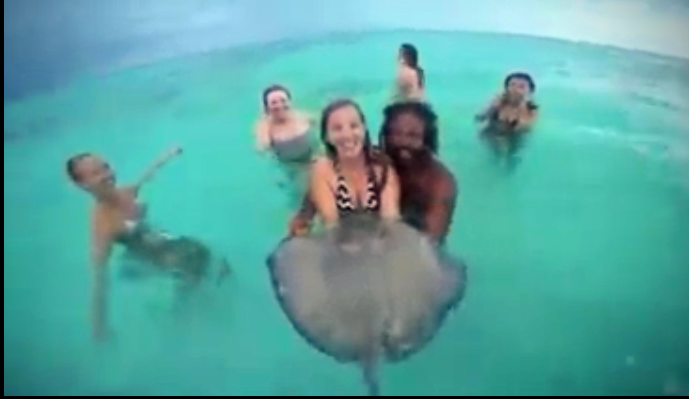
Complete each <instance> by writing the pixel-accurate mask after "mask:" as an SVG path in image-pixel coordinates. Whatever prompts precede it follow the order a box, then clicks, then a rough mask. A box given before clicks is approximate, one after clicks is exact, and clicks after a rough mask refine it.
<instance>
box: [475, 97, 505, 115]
mask: <svg viewBox="0 0 689 399" xmlns="http://www.w3.org/2000/svg"><path fill="white" fill-rule="evenodd" d="M502 100H503V95H502V94H499V95H497V96H496V97H495V98H493V101H491V102H490V104H488V106H487V107H486V108H484V110H483V111H481V112H480V113H478V114H476V117H475V119H476V121H477V122H484V121H485V120H486V119H488V117H490V115H491V114H492V113H494V112H495V111H497V110H498V109H500V104H502Z"/></svg>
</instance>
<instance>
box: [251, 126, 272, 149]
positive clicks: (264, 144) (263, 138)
mask: <svg viewBox="0 0 689 399" xmlns="http://www.w3.org/2000/svg"><path fill="white" fill-rule="evenodd" d="M254 134H255V135H256V149H257V150H258V151H265V150H267V149H268V148H270V132H268V124H267V123H266V121H265V120H264V119H261V120H259V121H258V122H256V126H255V127H254Z"/></svg>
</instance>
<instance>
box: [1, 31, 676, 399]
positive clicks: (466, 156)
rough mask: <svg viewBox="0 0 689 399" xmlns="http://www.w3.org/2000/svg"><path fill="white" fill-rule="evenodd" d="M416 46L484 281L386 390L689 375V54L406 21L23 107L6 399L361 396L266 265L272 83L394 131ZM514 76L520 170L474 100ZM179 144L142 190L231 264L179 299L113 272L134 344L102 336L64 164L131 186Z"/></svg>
mask: <svg viewBox="0 0 689 399" xmlns="http://www.w3.org/2000/svg"><path fill="white" fill-rule="evenodd" d="M408 40H411V41H413V42H414V43H415V44H417V45H418V47H419V48H420V50H421V54H422V63H423V64H424V68H425V69H426V71H427V76H428V92H429V96H430V98H431V101H432V103H433V104H434V105H435V107H436V110H437V111H438V113H439V115H440V118H441V147H442V149H441V156H442V158H443V159H444V161H445V162H446V163H447V164H448V165H449V167H450V168H451V169H452V170H453V171H454V172H455V173H457V175H458V177H459V179H460V182H461V198H460V204H459V208H458V210H457V214H456V217H455V225H454V229H453V233H452V235H451V237H450V239H449V246H450V248H451V249H452V250H453V251H454V252H456V253H458V254H461V255H462V256H463V257H464V258H465V259H466V261H467V262H468V263H469V265H470V268H471V269H470V272H471V283H470V291H469V295H468V297H467V299H466V300H465V303H464V306H463V308H462V309H461V311H460V312H459V313H458V314H457V315H456V316H455V317H453V318H451V319H450V320H449V321H448V322H447V324H446V325H445V327H444V328H443V330H442V332H441V334H440V335H439V336H438V337H437V338H436V340H435V341H434V342H433V344H432V345H431V346H429V347H428V348H427V349H426V350H425V351H424V352H422V353H421V354H419V355H418V356H416V357H414V358H413V359H411V360H410V361H408V362H406V363H403V364H401V365H395V366H388V367H386V368H385V370H384V372H383V392H384V393H385V394H386V395H521V394H529V395H568V394H569V395H577V394H601V395H618V394H619V395H630V394H632V395H633V394H659V393H663V390H664V388H667V387H668V386H669V385H671V383H673V382H675V383H677V382H682V381H687V380H688V379H689V363H688V360H687V359H689V356H688V354H689V342H688V340H687V338H686V337H688V336H689V319H688V318H687V317H686V315H687V314H689V297H688V296H687V291H686V290H687V284H688V283H689V268H688V267H687V265H689V247H688V246H687V243H688V242H689V178H688V177H687V164H688V163H689V117H687V111H688V110H689V104H687V102H686V99H685V98H684V97H682V96H680V93H686V91H687V89H689V72H688V71H689V62H686V61H681V60H675V59H667V58H660V57H656V56H652V55H648V54H641V53H632V52H625V51H622V50H617V49H613V48H604V47H594V46H589V45H583V44H571V43H565V42H559V41H551V40H540V39H534V38H526V37H517V36H498V35H478V34H450V33H429V32H426V33H422V32H414V33H410V32H405V33H401V32H398V33H385V34H382V33H381V34H367V35H359V36H337V37H328V38H323V39H321V40H317V41H311V42H300V43H281V44H275V45H270V46H263V47H252V48H242V49H237V50H233V51H226V52H218V53H212V54H206V55H200V56H195V57H192V58H186V59H176V60H169V61H166V62H163V63H160V64H155V65H150V66H146V67H141V68H138V69H129V70H124V71H120V72H117V73H113V74H111V75H108V76H83V77H81V78H78V79H76V80H75V81H74V82H73V83H72V84H71V85H70V86H69V87H64V88H61V89H56V90H54V91H53V92H49V93H44V94H42V95H37V96H34V97H31V98H26V99H24V100H22V101H21V102H17V103H11V104H8V103H5V107H4V111H5V121H4V124H5V125H4V127H5V147H4V167H5V168H4V179H5V182H4V193H5V194H4V203H5V207H4V211H5V221H4V232H5V238H4V244H5V250H4V260H5V263H6V264H7V266H6V267H5V270H4V278H5V282H4V298H5V304H4V323H5V324H4V325H5V327H4V339H5V340H4V345H5V346H4V347H5V350H4V352H5V353H4V362H5V363H4V365H5V368H4V370H5V389H4V391H5V394H13V393H14V394H61V395H62V394H95V395H102V394H121V395H130V394H143V395H177V394H191V395H202V394H203V395H359V394H361V393H363V388H362V386H361V384H360V379H359V374H358V372H357V370H355V369H354V368H352V367H347V366H341V365H338V364H335V363H334V362H332V361H330V359H328V358H326V357H324V356H322V355H320V354H319V353H317V352H315V351H314V350H312V349H311V348H309V347H308V346H307V345H306V344H305V343H304V342H303V341H302V339H301V338H300V337H299V336H298V335H297V334H296V333H295V332H293V331H292V329H291V328H290V326H289V324H288V323H287V321H286V320H285V319H284V317H283V316H282V314H281V312H280V311H279V309H278V307H277V304H276V302H275V301H274V299H273V297H272V293H271V291H270V287H269V284H268V278H267V273H266V269H265V267H264V263H263V261H264V258H265V256H266V254H267V253H268V252H269V251H270V250H271V249H272V247H273V246H274V245H275V244H276V242H277V240H279V239H280V238H281V236H282V235H283V234H284V232H285V228H286V223H287V219H288V217H289V216H290V214H291V212H292V209H291V208H290V205H289V203H290V200H291V199H290V198H289V195H288V194H287V193H285V192H284V191H283V190H281V189H280V188H278V187H277V185H276V184H275V181H276V180H277V179H279V178H280V176H281V174H280V171H279V170H278V169H277V168H276V166H275V165H274V164H272V163H271V162H269V161H268V160H266V159H265V158H261V157H259V156H257V155H256V154H255V153H254V152H253V137H252V133H251V131H250V128H251V126H252V124H253V122H254V120H255V118H256V116H257V114H258V111H259V93H260V90H261V89H262V88H263V87H264V86H266V85H268V84H270V83H274V82H280V83H283V84H286V85H287V86H289V87H291V88H292V89H293V94H294V96H295V101H296V102H297V104H298V105H300V106H303V107H305V108H308V109H310V110H316V111H317V110H319V109H320V108H321V107H323V105H324V104H325V103H326V102H327V101H328V100H329V99H331V98H335V97H339V96H351V97H353V98H355V99H356V100H357V101H359V102H360V103H361V104H362V105H363V107H364V110H365V112H366V113H367V116H368V118H369V124H370V127H371V130H372V131H374V132H376V133H377V130H378V126H379V124H380V121H381V115H380V110H381V107H382V105H383V104H384V102H385V101H386V100H387V98H388V96H389V90H390V81H391V79H392V74H393V71H394V57H395V51H396V48H397V46H398V45H399V43H400V42H402V41H408ZM514 69H526V70H528V71H530V72H532V73H533V75H534V76H535V77H536V79H537V83H538V85H539V89H538V93H537V99H538V101H539V102H540V104H541V106H542V120H541V124H540V126H539V129H538V131H537V132H535V133H534V137H533V140H532V141H531V142H530V143H529V146H528V147H527V148H526V149H525V151H524V152H523V161H522V163H521V164H520V165H519V168H518V169H517V170H516V171H515V172H514V173H512V174H508V173H505V171H504V170H502V169H501V168H500V167H497V166H496V165H494V164H493V163H492V162H491V158H490V156H489V153H488V152H487V150H486V149H485V148H484V147H483V146H482V144H481V143H480V142H479V141H478V139H477V137H476V134H475V127H474V126H473V124H472V115H473V114H474V113H475V112H476V110H477V109H479V108H480V107H482V106H484V105H485V103H486V101H487V100H488V99H489V98H490V97H491V96H492V95H494V94H495V93H496V92H497V91H498V90H499V89H500V85H501V81H502V78H503V76H504V75H505V73H506V72H509V71H512V70H514ZM171 145H181V146H182V147H183V148H184V155H183V156H182V157H181V158H180V159H177V160H175V161H174V162H173V163H172V164H170V165H169V166H168V167H166V168H165V170H163V171H162V172H161V173H160V174H159V175H158V177H157V178H156V179H155V181H154V182H152V183H151V184H150V186H149V187H148V188H147V189H146V191H145V193H144V195H145V198H146V200H147V201H148V202H149V204H150V207H151V212H152V216H153V220H154V221H155V222H156V223H157V224H158V225H160V226H161V227H164V228H166V229H168V230H172V231H174V232H179V233H184V234H189V235H194V236H197V237H199V238H201V239H204V240H206V241H207V242H208V243H210V244H211V245H212V246H213V247H214V248H215V249H216V251H217V252H218V254H219V255H222V256H227V258H228V259H229V260H230V262H231V263H232V265H233V267H234V270H235V275H234V277H233V278H232V281H229V282H228V284H226V285H225V286H222V287H207V289H206V290H204V291H203V293H202V294H200V295H199V297H198V298H194V300H193V301H192V302H191V303H189V304H188V306H187V307H185V308H184V309H182V310H174V309H173V308H172V301H171V298H172V294H171V283H170V282H169V281H166V280H149V281H141V282H136V283H135V282H125V281H122V280H117V279H114V280H113V282H112V299H111V305H112V312H111V316H112V320H113V324H114V327H115V330H116V337H115V338H116V339H115V340H114V341H113V342H111V343H110V344H109V345H107V346H105V347H101V348H95V347H94V346H93V345H92V344H91V342H90V337H89V329H88V318H87V314H88V308H87V299H88V289H87V284H88V266H87V253H88V252H87V251H88V248H87V244H88V230H87V228H88V209H89V208H88V207H89V204H88V198H86V196H85V195H83V194H82V193H81V192H79V191H78V190H76V189H75V188H74V187H72V186H71V185H70V184H69V182H68V181H67V179H66V177H65V174H64V168H63V163H64V161H65V159H66V158H67V157H68V156H69V155H71V154H72V153H75V152H78V151H82V150H85V149H87V150H93V151H96V152H98V153H100V154H102V155H104V156H106V157H107V158H108V159H109V160H110V161H111V162H112V164H113V166H114V167H115V168H116V170H117V171H118V175H119V177H120V179H121V180H130V179H133V178H135V177H136V176H138V173H139V172H140V171H141V170H142V169H143V168H145V167H146V166H147V165H148V164H149V163H150V162H151V161H152V160H153V159H154V158H155V157H156V156H157V155H158V154H159V153H161V152H162V151H164V150H165V149H167V148H169V147H170V146H171ZM116 266H117V262H116V261H113V263H112V268H113V269H116ZM113 274H114V272H113Z"/></svg>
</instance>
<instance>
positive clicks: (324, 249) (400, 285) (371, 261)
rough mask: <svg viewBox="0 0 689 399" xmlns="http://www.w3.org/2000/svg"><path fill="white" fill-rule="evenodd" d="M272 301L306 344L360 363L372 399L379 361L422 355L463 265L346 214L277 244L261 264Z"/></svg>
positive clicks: (423, 240)
mask: <svg viewBox="0 0 689 399" xmlns="http://www.w3.org/2000/svg"><path fill="white" fill-rule="evenodd" d="M267 263H268V267H269V269H270V275H271V278H272V282H273V288H274V290H275V294H276V297H277V299H278V301H279V303H280V305H281V307H282V309H283V311H284V312H285V314H286V315H287V318H288V319H289V320H290V322H291V323H292V325H293V326H294V328H295V329H296V330H297V331H298V332H299V334H300V335H301V336H302V337H303V338H304V339H306V340H307V341H308V342H309V343H310V344H311V346H313V347H315V348H317V349H318V350H320V351H321V352H323V353H325V354H327V355H329V356H331V357H332V358H334V359H336V360H337V361H339V362H343V363H349V362H352V363H359V364H360V365H361V367H362V369H363V372H364V380H365V382H366V384H367V386H368V393H369V395H372V396H377V395H378V378H377V375H376V374H377V369H378V364H379V363H380V361H389V362H397V361H401V360H404V359H406V358H408V357H409V356H410V355H412V354H413V353H416V352H418V351H419V350H421V349H422V348H423V347H424V346H425V345H426V344H427V343H428V342H430V340H431V339H432V338H433V337H434V335H435V334H436V332H437V331H438V330H439V328H440V327H441V325H442V323H443V320H444V319H445V316H446V314H447V312H448V311H449V310H451V309H452V308H453V307H455V306H456V305H457V304H458V303H459V302H460V301H461V299H462V297H463V295H464V289H465V286H466V267H465V266H464V264H462V262H460V261H459V260H455V259H453V258H452V257H450V256H448V255H447V254H445V253H444V252H442V251H441V250H439V249H438V248H437V247H435V246H434V245H433V244H432V243H431V242H430V240H429V239H428V238H427V237H426V236H424V235H423V234H421V233H419V232H418V231H416V230H414V229H413V228H411V227H409V226H407V225H406V224H404V223H402V222H389V221H382V220H380V219H379V218H378V217H375V216H371V215H365V214H364V215H359V214H355V215H351V216H347V217H345V218H342V219H341V221H340V222H339V223H338V225H337V226H336V227H334V228H332V229H329V230H327V231H324V232H321V233H318V234H314V235H311V236H306V237H294V238H289V239H286V240H284V241H283V242H282V243H280V245H279V246H278V248H277V249H276V250H275V251H274V252H273V253H272V254H271V256H270V257H269V258H268V261H267Z"/></svg>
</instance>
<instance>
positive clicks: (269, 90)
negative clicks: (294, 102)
mask: <svg viewBox="0 0 689 399" xmlns="http://www.w3.org/2000/svg"><path fill="white" fill-rule="evenodd" d="M276 91H281V92H283V93H285V95H287V99H288V100H291V99H292V93H290V92H289V90H288V89H287V88H286V87H285V86H281V85H271V86H268V87H266V88H265V89H264V90H263V94H262V95H261V100H262V102H263V109H264V110H265V111H268V96H269V95H270V94H271V93H274V92H276Z"/></svg>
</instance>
